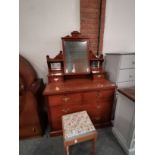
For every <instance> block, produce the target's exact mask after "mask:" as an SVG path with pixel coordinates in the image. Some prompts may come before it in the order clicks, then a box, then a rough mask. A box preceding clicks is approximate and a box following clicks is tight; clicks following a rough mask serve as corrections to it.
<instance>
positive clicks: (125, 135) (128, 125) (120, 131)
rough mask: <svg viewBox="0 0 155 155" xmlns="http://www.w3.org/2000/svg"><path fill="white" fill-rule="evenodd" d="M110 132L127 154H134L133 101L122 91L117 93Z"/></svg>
mask: <svg viewBox="0 0 155 155" xmlns="http://www.w3.org/2000/svg"><path fill="white" fill-rule="evenodd" d="M124 89H125V88H124ZM126 90H127V89H126ZM112 132H113V134H114V135H115V137H116V138H117V140H118V142H119V143H120V144H121V146H122V148H123V149H124V151H125V152H126V153H127V155H134V154H135V101H134V99H133V98H132V99H131V98H130V96H129V97H128V96H127V95H126V94H123V91H122V92H119V93H118V99H117V104H116V111H115V119H114V125H113V128H112Z"/></svg>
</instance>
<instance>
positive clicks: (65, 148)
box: [64, 144, 69, 155]
mask: <svg viewBox="0 0 155 155" xmlns="http://www.w3.org/2000/svg"><path fill="white" fill-rule="evenodd" d="M64 155H69V146H67V145H65V144H64Z"/></svg>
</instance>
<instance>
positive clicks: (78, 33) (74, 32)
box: [62, 31, 89, 39]
mask: <svg viewBox="0 0 155 155" xmlns="http://www.w3.org/2000/svg"><path fill="white" fill-rule="evenodd" d="M76 38H77V39H78V38H79V39H89V38H88V37H87V36H83V35H82V34H81V33H80V32H78V31H73V32H71V35H67V36H65V37H62V39H76Z"/></svg>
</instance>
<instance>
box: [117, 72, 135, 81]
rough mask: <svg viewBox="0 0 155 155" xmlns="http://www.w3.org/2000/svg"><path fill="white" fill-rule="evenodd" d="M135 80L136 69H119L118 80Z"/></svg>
mask: <svg viewBox="0 0 155 155" xmlns="http://www.w3.org/2000/svg"><path fill="white" fill-rule="evenodd" d="M133 80H135V69H123V70H119V74H118V77H117V82H126V81H133Z"/></svg>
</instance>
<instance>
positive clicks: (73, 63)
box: [64, 41, 90, 74]
mask: <svg viewBox="0 0 155 155" xmlns="http://www.w3.org/2000/svg"><path fill="white" fill-rule="evenodd" d="M87 48H88V47H87V41H64V50H65V64H66V65H65V73H66V74H69V73H89V72H90V69H89V62H88V51H87V50H88V49H87Z"/></svg>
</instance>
